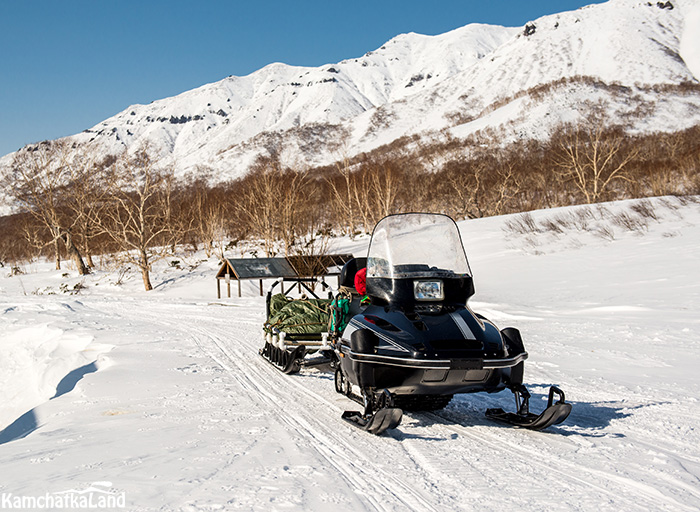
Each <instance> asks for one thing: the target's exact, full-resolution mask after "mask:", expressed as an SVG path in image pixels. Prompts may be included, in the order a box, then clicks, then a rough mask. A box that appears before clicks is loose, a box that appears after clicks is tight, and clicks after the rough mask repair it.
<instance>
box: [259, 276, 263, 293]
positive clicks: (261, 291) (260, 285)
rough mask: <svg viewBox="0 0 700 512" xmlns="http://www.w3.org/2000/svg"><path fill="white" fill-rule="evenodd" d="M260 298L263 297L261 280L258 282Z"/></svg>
mask: <svg viewBox="0 0 700 512" xmlns="http://www.w3.org/2000/svg"><path fill="white" fill-rule="evenodd" d="M260 296H261V297H262V296H263V286H262V279H261V280H260Z"/></svg>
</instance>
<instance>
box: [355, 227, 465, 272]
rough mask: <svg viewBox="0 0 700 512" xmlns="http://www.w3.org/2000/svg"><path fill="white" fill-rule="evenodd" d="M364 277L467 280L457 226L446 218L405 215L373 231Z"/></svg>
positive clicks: (463, 254) (462, 248)
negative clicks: (461, 278)
mask: <svg viewBox="0 0 700 512" xmlns="http://www.w3.org/2000/svg"><path fill="white" fill-rule="evenodd" d="M367 256H368V258H367V278H368V279H370V278H385V279H415V278H443V279H444V278H460V277H471V271H470V269H469V263H468V262H467V256H466V254H465V253H464V247H463V246H462V238H461V236H460V234H459V229H458V228H457V224H455V222H454V221H453V220H452V219H451V218H450V217H448V216H446V215H438V214H425V213H407V214H400V215H391V216H389V217H385V218H384V219H382V220H381V221H379V223H378V224H377V226H376V227H375V228H374V232H373V233H372V240H371V242H370V245H369V252H368V254H367Z"/></svg>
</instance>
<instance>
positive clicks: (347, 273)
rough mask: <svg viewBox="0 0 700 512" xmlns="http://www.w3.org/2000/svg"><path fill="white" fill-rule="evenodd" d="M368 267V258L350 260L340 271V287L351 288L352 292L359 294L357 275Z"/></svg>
mask: <svg viewBox="0 0 700 512" xmlns="http://www.w3.org/2000/svg"><path fill="white" fill-rule="evenodd" d="M366 266H367V258H353V259H351V260H348V262H347V263H345V265H343V269H342V270H341V271H340V286H342V287H345V288H349V289H350V290H351V291H353V292H355V293H357V291H356V290H355V274H357V271H358V270H360V269H362V268H365V267H366Z"/></svg>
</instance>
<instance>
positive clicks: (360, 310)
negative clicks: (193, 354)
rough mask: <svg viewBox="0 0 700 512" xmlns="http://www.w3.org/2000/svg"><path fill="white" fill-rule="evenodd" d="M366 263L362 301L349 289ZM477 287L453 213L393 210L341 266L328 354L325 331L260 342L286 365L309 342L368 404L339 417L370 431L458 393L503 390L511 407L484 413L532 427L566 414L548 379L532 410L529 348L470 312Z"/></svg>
mask: <svg viewBox="0 0 700 512" xmlns="http://www.w3.org/2000/svg"><path fill="white" fill-rule="evenodd" d="M362 268H366V297H364V300H361V299H362V298H361V297H360V296H359V294H358V293H357V291H356V290H355V289H354V284H355V275H356V273H357V272H358V271H359V270H361V269H362ZM473 294H474V283H473V280H472V276H471V271H470V269H469V264H468V262H467V257H466V254H465V252H464V248H463V246H462V240H461V237H460V234H459V230H458V228H457V225H456V224H455V222H454V221H453V220H452V219H451V218H449V217H447V216H445V215H438V214H418V213H411V214H400V215H391V216H389V217H386V218H384V219H382V220H381V221H380V222H379V223H378V224H377V226H376V227H375V228H374V232H373V233H372V239H371V241H370V245H369V250H368V255H367V258H356V259H354V260H351V261H349V262H348V263H346V265H345V266H344V267H343V270H342V272H341V276H340V291H339V293H338V294H337V295H336V297H335V299H333V300H332V301H329V302H330V308H331V319H330V322H329V326H328V335H327V337H328V339H329V340H330V347H331V348H332V352H330V353H329V350H328V344H327V343H326V340H325V338H324V340H323V342H322V343H320V344H318V342H317V341H315V339H314V340H312V339H309V340H308V342H306V341H302V340H299V339H298V338H297V339H296V340H295V341H294V344H295V345H294V346H284V345H280V344H279V335H280V334H281V337H282V339H285V336H284V334H282V333H281V332H280V333H278V334H277V335H275V336H276V337H275V339H276V340H277V345H274V343H275V342H274V340H273V341H272V342H270V341H269V336H268V342H267V343H266V349H268V348H270V349H272V350H273V351H277V350H280V351H282V352H275V354H277V356H276V357H275V358H272V359H276V360H277V361H279V362H278V363H277V365H278V367H280V369H283V371H284V370H287V369H289V368H292V369H293V371H296V370H297V369H298V368H300V367H301V366H304V365H305V364H314V363H307V360H306V359H305V357H306V356H307V355H308V352H307V351H306V349H305V344H306V343H315V344H316V345H312V347H313V348H314V349H316V350H315V351H318V349H320V351H321V352H322V353H323V357H322V359H323V360H327V359H330V364H331V366H332V367H333V368H334V370H335V389H336V391H337V392H338V393H342V394H345V395H346V396H348V397H350V398H351V399H353V400H355V401H356V402H358V403H360V404H362V405H363V406H364V410H363V411H362V412H355V411H346V412H345V413H343V418H344V419H345V420H347V421H348V422H350V423H352V424H353V425H356V426H359V427H361V428H364V429H365V430H367V431H369V432H372V433H374V434H380V433H382V432H384V431H385V430H387V429H390V428H395V427H396V426H398V425H399V423H400V421H401V417H402V414H403V412H402V411H403V410H408V411H426V410H437V409H441V408H443V407H445V406H446V405H447V404H448V403H449V402H450V400H451V399H452V397H453V395H455V394H457V393H475V392H480V391H486V392H488V393H494V392H498V391H502V390H505V389H510V390H511V391H512V392H513V394H514V397H515V408H516V412H513V413H507V412H505V411H503V410H502V409H488V410H487V411H486V415H487V417H489V418H492V419H494V420H497V421H502V422H506V423H509V424H512V425H516V426H518V427H524V428H529V429H533V430H541V429H544V428H547V427H549V426H551V425H554V424H557V423H561V422H562V421H564V420H565V419H566V417H567V416H568V415H569V413H570V411H571V404H569V403H567V402H566V401H565V397H564V393H563V392H562V391H561V390H560V389H559V388H557V387H554V386H552V387H551V389H550V391H549V402H548V405H547V408H546V409H545V410H544V411H543V412H542V413H541V414H533V413H531V412H530V411H529V398H530V394H529V393H528V391H527V389H526V388H525V387H524V386H523V373H524V361H525V360H526V359H527V357H528V354H527V352H526V351H525V348H524V346H523V342H522V339H521V337H520V333H519V331H518V330H517V329H514V328H506V329H503V330H501V331H499V330H498V328H497V327H496V326H495V325H494V324H493V323H492V322H490V321H489V320H487V319H486V318H484V317H483V316H481V315H479V314H475V313H473V312H472V311H471V310H470V309H469V306H468V305H467V300H468V299H469V297H471V296H472V295H473ZM266 325H267V324H266ZM314 336H316V335H314ZM323 336H326V335H325V334H324V335H323ZM300 345H301V346H302V347H303V348H299V347H300ZM319 345H320V346H319ZM266 349H263V350H262V351H261V354H263V356H266V354H265V351H266ZM268 352H269V350H268ZM280 354H281V355H280ZM266 357H267V356H266ZM267 358H268V359H271V358H270V357H267ZM292 360H294V362H291V361H292ZM272 362H275V361H272ZM282 362H284V364H280V363H282ZM555 397H556V402H555Z"/></svg>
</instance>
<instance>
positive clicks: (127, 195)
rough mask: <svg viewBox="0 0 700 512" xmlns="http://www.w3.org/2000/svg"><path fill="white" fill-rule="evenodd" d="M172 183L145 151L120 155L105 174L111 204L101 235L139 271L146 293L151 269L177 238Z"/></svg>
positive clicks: (101, 222) (149, 287)
mask: <svg viewBox="0 0 700 512" xmlns="http://www.w3.org/2000/svg"><path fill="white" fill-rule="evenodd" d="M173 182H174V178H173V173H172V171H168V170H163V169H160V168H158V167H157V165H156V162H155V161H154V160H153V159H152V157H151V155H150V154H149V152H148V148H145V147H143V148H140V149H139V150H138V151H136V153H134V154H133V155H129V154H127V153H123V154H122V155H120V156H119V157H118V158H117V160H116V162H115V163H114V165H112V166H111V167H110V168H109V169H108V170H107V183H109V192H110V194H109V201H110V204H109V207H107V208H105V209H104V211H103V212H102V215H101V217H100V225H101V228H102V232H104V233H106V234H107V235H108V236H109V237H110V238H111V239H112V240H113V241H114V242H115V243H116V244H117V245H118V246H119V248H120V249H121V250H122V251H123V253H122V257H123V258H124V259H125V260H126V261H128V262H130V263H132V264H134V265H136V266H137V267H138V269H139V270H140V271H141V276H142V278H143V285H144V288H145V289H146V291H149V290H152V289H153V286H152V284H151V280H150V271H151V265H152V264H153V263H154V262H156V261H158V260H159V259H162V258H165V257H166V256H167V255H168V254H169V250H170V246H171V244H172V243H173V241H174V240H175V239H176V238H177V235H178V233H177V232H176V230H175V229H174V228H173V219H172V189H173Z"/></svg>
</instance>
